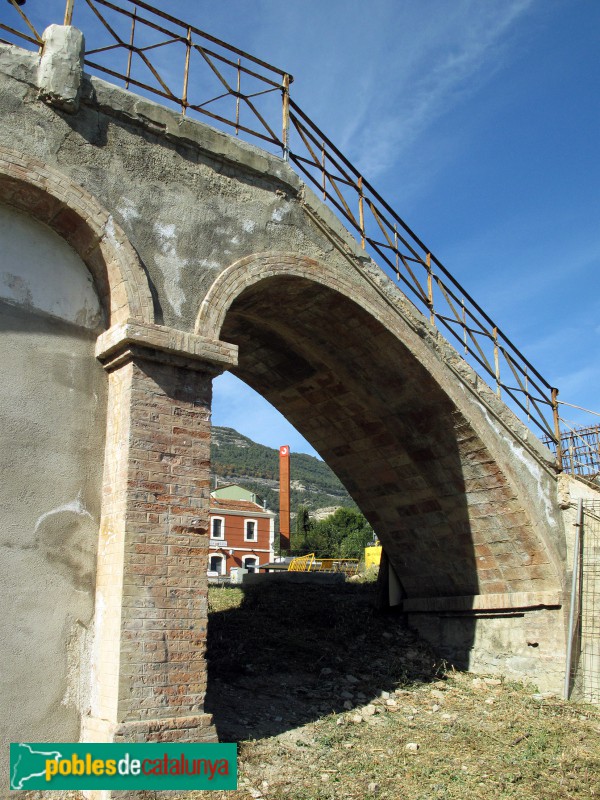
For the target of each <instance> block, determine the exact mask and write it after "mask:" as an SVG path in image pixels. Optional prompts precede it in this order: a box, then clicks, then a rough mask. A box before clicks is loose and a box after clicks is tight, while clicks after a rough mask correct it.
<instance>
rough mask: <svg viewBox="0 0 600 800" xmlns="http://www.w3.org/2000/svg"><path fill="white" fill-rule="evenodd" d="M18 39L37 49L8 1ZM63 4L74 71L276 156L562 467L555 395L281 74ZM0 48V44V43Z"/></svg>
mask: <svg viewBox="0 0 600 800" xmlns="http://www.w3.org/2000/svg"><path fill="white" fill-rule="evenodd" d="M9 2H11V3H12V5H13V6H14V8H15V10H16V12H18V14H19V24H20V26H21V31H20V32H19V29H16V28H15V29H13V28H10V27H9V26H6V25H2V29H3V30H4V31H7V32H10V33H11V35H12V36H13V37H15V38H17V40H18V41H20V42H21V41H27V42H30V43H33V44H34V45H35V46H37V47H39V46H41V44H42V42H41V37H40V36H39V34H38V33H37V32H36V31H35V29H34V28H33V25H32V24H31V23H30V22H29V20H28V19H27V17H26V16H25V14H24V13H23V11H22V10H21V9H20V8H19V6H18V0H9ZM74 2H75V0H67V6H66V11H65V18H64V22H65V24H71V22H74V24H76V25H78V27H80V28H81V29H82V30H83V31H84V34H85V38H86V43H87V44H86V52H85V64H86V65H87V66H88V67H89V68H90V69H91V70H92V71H94V72H96V73H100V74H104V75H109V76H111V77H112V78H116V79H118V80H122V81H123V82H124V84H125V87H126V88H131V87H133V88H135V90H136V91H137V92H138V93H141V94H148V95H150V96H158V97H160V98H161V100H162V102H164V103H166V104H171V105H174V106H176V107H178V108H179V110H180V112H181V114H183V115H188V114H189V115H194V116H204V117H208V118H209V119H210V121H211V124H213V125H215V126H217V127H221V128H223V129H225V130H229V131H233V132H235V134H236V135H237V134H240V133H241V134H245V135H247V136H250V137H254V138H258V139H259V140H260V141H261V143H262V146H263V147H265V148H266V149H270V150H271V151H272V152H278V153H280V154H281V155H282V156H283V158H284V159H285V160H288V161H289V162H290V163H291V164H292V165H293V166H294V167H295V168H296V169H297V170H298V172H299V173H300V174H301V175H302V176H303V177H304V178H305V179H306V181H307V183H308V184H309V185H312V187H313V188H314V189H315V190H316V191H317V192H318V193H320V194H321V196H322V198H323V201H324V202H325V203H327V204H328V205H329V206H331V207H332V209H333V210H334V211H335V212H336V214H337V215H338V216H339V217H340V218H341V219H342V221H343V222H344V223H345V224H346V225H347V227H348V228H349V229H350V230H351V231H353V232H354V233H355V234H356V236H357V238H358V239H359V240H360V242H361V245H362V247H363V248H364V249H365V250H366V251H367V252H368V253H369V255H371V256H372V258H373V259H374V261H375V262H376V263H377V264H378V265H379V266H380V267H381V268H382V269H383V270H384V271H385V272H386V273H387V274H388V275H390V276H391V277H393V278H395V279H396V280H397V281H398V284H399V285H400V287H401V288H402V290H403V291H404V293H405V294H406V296H407V297H409V299H410V300H411V301H412V302H413V304H414V305H415V306H416V307H417V308H418V309H419V311H421V312H423V313H424V314H425V316H426V317H427V318H428V319H429V321H430V323H431V324H432V325H433V326H436V327H437V328H438V329H439V330H440V331H441V332H442V333H443V334H444V336H445V337H446V338H447V339H448V340H449V341H450V343H452V344H453V345H454V346H455V347H456V349H457V351H458V352H459V353H460V354H461V355H462V357H463V358H464V359H465V360H466V361H467V362H468V363H469V364H470V365H471V366H472V367H473V368H474V369H475V371H476V372H477V373H478V374H479V375H480V376H482V377H483V378H484V379H485V380H486V382H487V383H488V385H489V386H490V387H491V388H492V389H493V390H494V391H495V392H496V394H497V396H498V397H499V398H501V399H502V400H504V402H506V403H507V405H509V407H511V408H512V410H513V411H515V413H517V415H518V416H520V417H521V418H522V419H523V420H524V421H526V422H527V423H528V424H529V425H530V426H531V427H532V428H533V430H535V432H536V433H537V434H538V435H539V436H540V437H541V438H542V439H543V440H544V441H545V442H546V443H547V444H548V445H549V446H550V448H551V449H552V450H553V451H554V452H555V454H556V459H557V465H558V468H559V469H561V468H563V466H564V467H565V468H568V469H572V468H573V465H574V463H575V462H574V461H573V460H568V459H567V460H563V448H564V446H565V440H564V434H563V432H562V427H561V418H560V415H559V404H560V401H559V400H558V390H557V389H556V388H554V387H553V386H552V385H551V384H550V383H549V382H548V381H547V380H546V379H545V378H544V377H543V376H542V375H541V374H540V373H539V372H538V371H537V370H536V369H535V367H534V366H533V365H532V364H531V362H529V361H528V360H527V359H526V358H525V356H524V355H523V354H522V353H521V352H520V351H519V350H518V349H517V347H515V345H514V344H513V343H512V341H511V340H510V339H509V338H508V336H507V335H506V334H505V333H504V331H503V330H502V329H501V328H500V326H499V325H497V323H495V322H494V320H492V319H491V317H490V316H489V315H488V314H487V313H486V312H485V311H484V310H483V309H482V308H481V307H480V306H479V305H478V303H477V302H476V301H475V300H474V299H473V297H472V296H471V295H470V294H469V293H468V292H467V291H466V290H465V289H464V288H463V287H462V286H461V285H460V283H459V282H458V281H457V280H456V279H455V278H454V277H453V276H452V275H451V274H450V272H449V271H448V270H447V269H446V267H445V266H444V265H443V264H442V263H441V261H440V260H439V259H438V258H436V256H435V255H434V254H433V253H432V252H431V250H430V249H429V248H428V247H427V246H426V245H425V244H424V243H423V242H422V241H421V240H420V239H419V238H418V237H417V236H416V234H415V233H413V231H412V230H411V229H410V228H409V227H408V225H407V224H406V223H405V222H404V221H403V220H402V219H401V217H399V216H398V215H397V214H396V212H395V211H394V210H393V209H392V208H391V206H390V205H389V204H388V203H387V202H386V201H385V200H384V199H383V198H382V197H381V195H379V194H378V192H377V191H376V190H375V189H374V188H373V187H372V186H371V184H370V183H369V182H368V181H367V179H366V178H365V177H364V176H363V175H362V174H361V173H360V172H359V170H357V169H356V168H355V167H354V166H353V165H352V164H351V163H350V161H349V160H348V159H347V158H346V157H345V156H344V155H343V154H342V153H341V152H340V150H339V149H338V148H337V147H336V146H335V145H334V144H333V142H331V141H330V140H329V138H328V137H327V136H326V135H325V134H324V133H323V132H322V131H321V130H320V129H319V128H318V127H317V126H316V125H315V124H314V122H312V120H311V119H310V118H309V117H308V116H307V115H306V114H305V113H304V112H303V111H302V109H301V108H300V107H299V106H298V105H297V103H295V102H294V100H293V99H291V97H290V85H291V83H292V81H293V78H292V76H291V75H290V74H289V73H287V72H285V71H284V70H281V69H278V68H277V67H273V66H272V65H270V64H267V63H266V62H264V61H261V60H260V59H258V58H255V57H254V56H251V55H249V54H248V53H245V52H244V51H243V50H240V49H239V48H236V47H233V46H232V45H229V44H227V43H226V42H223V41H221V40H220V39H217V38H215V37H214V36H211V35H210V34H208V33H206V32H204V31H202V30H200V29H199V28H196V27H194V26H193V25H189V24H187V23H184V22H182V21H180V20H178V19H176V18H175V17H173V16H171V15H170V14H167V13H165V12H163V11H160V10H159V9H156V8H154V7H153V6H151V5H149V4H147V3H145V2H143V1H142V0H121V2H120V3H119V4H118V5H117V4H116V3H113V2H110V0H77V7H76V8H75V18H74V19H73V14H74ZM5 41H6V40H5ZM582 441H583V442H585V444H583V443H582V445H581V447H582V448H583V449H580V450H579V451H578V454H577V463H578V464H579V467H578V468H577V469H573V471H574V472H576V473H577V474H589V471H588V472H586V470H587V466H585V465H589V466H591V469H592V471H593V472H595V473H597V471H598V470H597V461H596V459H595V456H594V455H593V454H591V455H588V456H586V455H584V450H585V448H586V447H587V446H588V443H587V440H585V437H584V438H583V440H582Z"/></svg>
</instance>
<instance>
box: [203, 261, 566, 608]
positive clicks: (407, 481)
mask: <svg viewBox="0 0 600 800" xmlns="http://www.w3.org/2000/svg"><path fill="white" fill-rule="evenodd" d="M361 279H362V278H361V277H360V276H359V275H358V272H357V273H356V274H355V275H353V274H352V272H350V271H349V272H348V273H343V274H340V273H339V271H338V272H335V273H334V271H333V270H331V269H330V268H328V267H327V266H325V265H323V264H321V263H319V262H318V261H315V260H313V259H309V258H305V257H301V256H296V255H293V254H289V253H269V254H257V255H254V256H249V257H247V258H244V259H241V260H240V261H238V262H236V263H235V264H232V265H231V266H230V267H229V268H228V269H227V270H225V271H224V272H223V273H221V274H220V275H219V276H218V278H217V280H216V281H215V283H214V284H213V286H212V287H211V289H210V290H209V292H208V293H207V295H206V298H205V300H204V302H203V304H202V306H201V308H200V312H199V314H198V318H197V323H196V332H197V333H201V334H203V335H205V336H209V337H211V338H215V339H216V338H222V339H223V340H225V341H231V342H233V343H234V344H236V345H238V347H239V358H240V362H239V366H238V367H237V368H234V369H232V372H234V373H235V374H237V375H238V376H239V377H240V378H242V380H244V381H245V382H246V383H248V384H249V385H250V386H252V388H254V389H255V390H256V391H258V392H259V393H260V394H262V395H263V396H264V397H265V398H266V399H267V400H269V402H271V403H272V404H273V405H274V406H275V407H276V408H278V409H279V410H280V411H281V412H282V413H283V414H284V416H286V417H287V418H288V419H289V420H290V422H292V424H294V425H295V426H296V427H297V428H298V430H300V431H301V433H303V435H304V436H305V437H306V438H307V439H308V440H309V441H310V442H311V443H312V444H313V445H314V446H315V447H316V448H317V450H319V451H320V453H321V455H322V456H323V457H324V458H325V460H326V461H327V463H328V464H329V465H330V466H331V467H332V468H333V469H334V471H335V472H337V473H338V475H339V476H340V477H341V478H342V480H343V482H344V483H345V484H346V486H347V488H348V489H349V490H350V491H351V493H352V494H353V495H354V497H355V500H356V501H357V502H358V505H359V506H360V507H361V509H362V510H363V511H364V513H365V514H366V516H367V517H368V518H369V519H370V520H371V522H372V524H373V526H374V527H375V528H376V529H377V530H378V532H379V533H380V536H381V538H382V541H383V542H384V544H385V545H386V549H387V551H388V553H389V555H390V558H391V560H392V562H393V563H394V566H395V569H396V572H397V574H398V575H399V577H400V579H401V582H402V584H403V586H404V589H405V591H406V594H407V596H408V597H418V596H419V593H420V592H424V593H425V594H426V595H427V596H428V597H436V596H437V597H445V596H471V595H473V596H474V595H486V594H487V595H495V596H497V595H506V594H513V593H520V592H524V591H540V592H548V591H553V590H557V589H559V588H560V585H561V579H562V572H561V568H560V554H559V553H558V552H557V550H556V548H555V543H554V542H553V540H552V534H551V531H550V527H551V526H550V525H549V523H548V520H547V519H544V517H543V515H542V514H541V513H540V512H539V511H538V509H537V508H535V505H534V504H532V503H530V501H529V500H530V498H529V496H528V491H529V489H528V488H527V487H526V486H525V484H524V482H523V479H522V476H520V475H519V474H518V473H517V472H516V470H515V469H514V467H513V466H512V465H511V457H510V456H511V454H512V455H513V460H514V447H515V444H516V443H515V438H511V437H513V434H512V433H510V432H509V431H506V430H505V431H504V439H502V437H499V436H498V429H499V428H500V425H499V423H498V421H497V420H494V425H490V419H491V415H490V411H489V409H486V408H484V407H483V405H482V403H481V402H479V403H478V404H476V403H473V402H472V401H471V400H470V399H467V398H466V386H467V384H468V381H463V382H462V383H461V381H460V380H459V379H458V378H457V377H456V374H455V373H451V372H450V370H449V369H448V366H447V365H446V364H444V362H443V359H442V358H438V357H437V354H432V353H431V341H427V338H426V337H425V336H423V333H422V329H421V331H419V330H415V329H411V326H410V325H407V324H406V323H407V318H406V317H404V318H403V317H402V315H401V314H399V313H398V309H397V308H394V307H393V306H392V304H390V303H389V302H387V298H386V297H385V296H384V295H385V291H379V290H378V287H376V286H374V285H373V284H371V286H370V287H367V286H366V285H365V282H364V281H363V283H362V285H361V283H360V281H361ZM359 297H360V303H358V302H357V298H359ZM313 304H314V308H313ZM286 309H287V310H288V311H289V313H288V314H286ZM294 310H298V314H297V315H294ZM311 314H312V315H313V316H312V318H311V317H310V315H311ZM427 335H428V336H429V333H428V334H427ZM431 340H432V341H434V343H436V344H437V347H438V349H439V348H440V347H441V346H442V345H441V341H439V340H441V337H439V340H437V339H436V334H435V332H432V333H431ZM442 341H443V340H442ZM426 351H429V357H428V356H427V354H426ZM388 354H389V356H388ZM432 355H433V357H432ZM388 357H389V369H388V368H387V365H386V359H387V358H388ZM465 369H466V370H467V371H468V367H466V365H465ZM482 408H483V411H482ZM516 441H517V442H518V447H520V448H521V447H524V446H525V445H524V444H523V443H521V442H519V441H518V440H516ZM532 463H533V462H532ZM540 474H541V473H540ZM550 480H551V479H549V481H550ZM525 483H526V482H525ZM365 487H367V488H366V489H365ZM524 487H525V488H524ZM537 490H538V485H537V483H536V484H535V485H534V489H533V491H534V492H536V491H537ZM528 587H529V588H528Z"/></svg>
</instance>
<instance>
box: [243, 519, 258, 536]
mask: <svg viewBox="0 0 600 800" xmlns="http://www.w3.org/2000/svg"><path fill="white" fill-rule="evenodd" d="M249 522H253V523H254V538H252V539H250V538H248V523H249ZM244 541H245V542H258V520H257V519H245V520H244Z"/></svg>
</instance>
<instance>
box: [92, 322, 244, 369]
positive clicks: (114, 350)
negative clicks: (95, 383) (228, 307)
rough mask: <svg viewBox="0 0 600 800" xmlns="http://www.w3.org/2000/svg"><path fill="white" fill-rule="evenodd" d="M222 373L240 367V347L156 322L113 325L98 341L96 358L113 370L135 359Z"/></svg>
mask: <svg viewBox="0 0 600 800" xmlns="http://www.w3.org/2000/svg"><path fill="white" fill-rule="evenodd" d="M136 356H137V357H141V358H145V359H147V360H150V361H158V362H160V363H165V364H172V365H174V366H184V367H186V368H188V369H194V370H203V371H208V372H214V373H215V374H219V373H221V372H222V371H223V370H225V369H227V368H228V367H234V366H236V364H237V357H238V348H237V345H234V344H229V343H228V342H222V341H219V340H215V339H208V338H206V337H205V336H199V335H198V334H195V333H188V332H186V331H180V330H177V329H175V328H168V327H166V326H164V325H155V324H153V323H146V322H137V321H134V320H127V322H124V323H120V324H118V325H113V327H112V328H109V329H108V330H107V331H105V332H104V333H103V334H101V335H100V336H99V337H98V339H97V340H96V358H98V360H99V361H101V362H102V364H103V365H104V367H105V369H107V370H111V369H115V368H116V367H119V366H121V365H122V364H125V363H127V362H128V361H130V360H131V359H132V358H135V357H136Z"/></svg>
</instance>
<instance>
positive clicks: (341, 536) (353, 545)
mask: <svg viewBox="0 0 600 800" xmlns="http://www.w3.org/2000/svg"><path fill="white" fill-rule="evenodd" d="M372 539H373V529H372V528H371V526H370V525H369V523H368V522H367V520H366V519H365V517H364V516H363V515H362V514H361V513H360V511H356V510H355V509H353V508H338V510H337V511H336V512H335V513H334V514H330V515H329V516H328V517H326V519H324V520H319V521H318V522H315V523H313V525H312V528H311V530H310V532H309V535H308V543H309V544H310V545H311V548H310V550H308V551H307V552H313V550H314V552H315V554H316V555H317V556H319V557H321V558H326V557H330V558H361V557H362V555H363V551H364V548H365V547H366V545H367V544H368V543H369V542H370V541H371V540H372Z"/></svg>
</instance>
